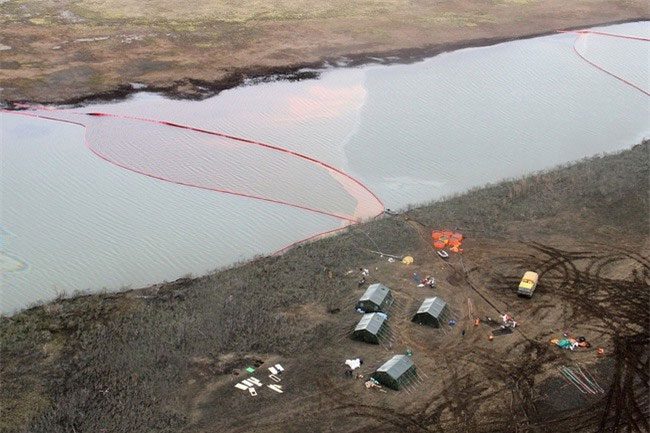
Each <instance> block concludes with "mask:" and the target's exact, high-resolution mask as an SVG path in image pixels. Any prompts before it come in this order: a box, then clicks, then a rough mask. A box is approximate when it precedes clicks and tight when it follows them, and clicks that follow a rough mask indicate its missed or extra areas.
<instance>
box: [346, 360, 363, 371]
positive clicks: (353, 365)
mask: <svg viewBox="0 0 650 433" xmlns="http://www.w3.org/2000/svg"><path fill="white" fill-rule="evenodd" d="M345 365H348V366H350V368H351V369H352V370H356V369H357V368H359V367H360V366H361V360H360V359H359V358H357V359H346V360H345Z"/></svg>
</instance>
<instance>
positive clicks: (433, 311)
mask: <svg viewBox="0 0 650 433" xmlns="http://www.w3.org/2000/svg"><path fill="white" fill-rule="evenodd" d="M448 313H449V308H448V307H447V303H446V302H445V301H443V300H442V299H441V298H439V297H437V296H435V297H433V298H427V299H425V300H424V302H422V305H420V308H418V311H417V313H415V315H414V316H413V319H411V321H413V322H415V323H419V324H421V325H429V326H433V327H435V328H440V327H441V326H442V325H443V323H444V322H445V319H446V317H447V315H448Z"/></svg>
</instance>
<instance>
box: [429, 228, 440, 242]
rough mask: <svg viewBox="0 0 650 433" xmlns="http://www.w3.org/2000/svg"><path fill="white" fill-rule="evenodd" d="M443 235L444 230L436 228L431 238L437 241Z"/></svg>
mask: <svg viewBox="0 0 650 433" xmlns="http://www.w3.org/2000/svg"><path fill="white" fill-rule="evenodd" d="M441 237H442V232H441V231H437V230H434V231H432V232H431V238H433V240H434V241H437V240H438V239H440V238H441Z"/></svg>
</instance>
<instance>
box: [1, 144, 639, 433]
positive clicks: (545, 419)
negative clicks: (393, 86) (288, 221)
mask: <svg viewBox="0 0 650 433" xmlns="http://www.w3.org/2000/svg"><path fill="white" fill-rule="evenodd" d="M649 161H650V142H647V141H646V142H643V143H642V144H640V145H637V146H634V147H633V148H632V149H629V150H627V151H625V152H622V153H620V154H615V155H608V156H602V157H594V158H591V159H588V160H585V161H582V162H579V163H576V164H574V165H570V166H566V167H562V168H559V169H556V170H551V171H548V172H544V173H539V174H536V175H533V176H528V177H525V178H522V179H518V180H513V181H504V182H502V183H499V184H496V185H491V186H488V187H485V188H481V189H476V190H473V191H470V192H468V193H466V194H462V195H459V196H454V197H450V198H448V199H446V200H444V201H440V202H434V203H432V204H429V205H427V206H423V207H419V208H414V209H410V210H408V211H404V212H402V213H401V214H399V215H396V216H389V215H386V216H384V217H383V218H379V219H376V220H373V221H369V222H367V223H365V224H361V225H357V226H353V227H351V228H350V229H349V230H348V231H346V232H345V233H341V234H339V235H337V236H333V237H330V238H326V239H322V240H319V241H317V242H312V243H308V244H304V245H299V246H297V247H296V248H293V249H291V250H289V251H287V252H286V253H285V254H283V255H282V256H274V257H261V258H258V259H256V260H254V261H251V262H248V263H244V264H240V265H237V266H234V267H232V268H228V269H224V270H221V271H219V272H215V273H212V274H209V275H205V276H202V277H198V278H194V279H190V278H185V279H180V280H178V281H175V282H171V283H161V284H157V285H154V286H151V287H147V288H143V289H138V290H132V291H128V292H123V293H109V294H94V295H87V296H77V297H74V298H72V299H57V300H54V301H52V302H50V303H47V304H44V305H41V306H35V307H33V308H30V309H27V310H25V311H22V312H20V313H18V314H15V315H13V316H11V317H5V316H0V357H1V358H2V362H1V363H0V379H1V381H2V386H1V387H0V432H7V433H9V432H11V433H23V432H29V433H69V432H77V433H81V432H93V433H94V432H113V431H119V432H122V431H124V432H140V431H147V432H159V433H163V432H164V433H178V432H192V433H194V432H204V433H208V432H215V431H218V432H235V433H248V432H268V433H271V432H295V433H298V432H300V433H302V432H343V433H353V432H354V433H356V432H359V433H360V432H364V431H374V432H386V433H388V432H391V433H392V432H422V433H424V432H427V433H431V432H433V433H437V432H444V433H461V432H462V433H468V432H471V433H488V432H489V433H520V432H531V433H537V432H539V433H541V432H544V433H546V432H548V431H554V432H557V433H560V432H567V433H568V432H580V433H582V432H584V433H587V432H599V433H610V432H646V431H648V430H649V429H650V428H649V421H648V419H649V416H650V411H649V409H648V408H650V401H649V397H648V396H649V391H650V378H649V375H648V367H649V362H648V358H649V354H650V335H649V333H648V329H650V309H648V305H650V260H649V259H648V257H650V241H649V239H650V237H649V234H648V229H649V227H650V224H649V218H650V203H649V202H648V200H649V197H650V195H648V186H649V184H648V182H647V180H648V179H649V178H650V163H649ZM456 227H458V230H459V231H461V232H462V233H463V234H464V235H465V236H466V240H465V241H464V243H463V248H464V252H463V254H462V255H452V256H451V257H450V258H449V259H448V260H447V261H444V260H443V259H441V258H439V257H438V256H437V255H436V254H435V253H434V252H433V250H432V247H431V240H430V236H431V230H433V229H444V228H446V229H455V228H456ZM373 250H375V251H383V252H384V253H387V254H392V255H396V256H402V255H407V254H408V255H412V256H413V257H414V258H415V262H414V263H413V264H412V265H404V264H402V263H401V262H399V261H397V262H389V261H388V259H387V257H386V256H384V257H380V255H378V254H376V253H373V252H372V251H373ZM359 268H367V269H369V270H370V276H369V278H368V281H367V284H370V283H372V282H376V281H377V282H382V283H384V284H386V285H388V286H389V287H390V288H391V289H392V290H393V292H394V296H395V300H396V301H395V305H394V306H393V307H392V308H391V309H390V310H389V319H388V323H389V330H390V332H389V334H388V337H387V338H386V339H385V340H382V342H381V344H379V345H371V344H367V343H363V342H358V341H354V340H352V339H351V338H350V334H351V332H352V330H353V328H354V326H355V324H356V323H357V321H358V320H359V318H360V315H359V314H358V313H357V312H355V311H354V305H355V303H356V300H357V299H358V298H359V297H360V296H361V294H362V293H363V291H364V289H365V287H366V285H361V286H359V285H358V280H359ZM525 270H535V271H537V272H539V274H540V282H539V285H538V288H537V290H536V291H535V294H534V296H533V298H532V299H523V298H519V297H517V296H516V293H515V291H516V287H517V284H518V281H519V279H520V278H521V276H522V275H523V272H524V271H525ZM413 273H417V274H418V275H420V276H421V277H424V276H426V275H433V276H434V277H435V279H436V281H437V285H436V287H435V288H433V289H432V288H426V287H417V284H416V282H415V281H414V280H413ZM432 295H435V296H440V297H442V298H443V299H444V300H445V301H447V303H448V304H449V306H450V308H451V310H452V311H453V317H454V318H455V319H456V321H457V323H456V325H455V326H444V327H443V328H442V329H434V328H430V327H427V326H422V325H417V324H415V323H412V322H411V321H410V319H411V317H412V315H413V313H414V312H415V310H416V309H417V307H418V306H419V304H420V303H421V302H422V300H423V299H424V298H425V297H428V296H432ZM505 312H508V313H510V314H511V315H513V316H514V318H515V319H516V321H517V322H518V324H519V325H518V326H517V328H516V330H515V332H514V333H512V334H509V335H501V336H495V337H494V340H493V341H489V340H488V336H489V335H490V333H491V332H492V327H491V326H490V325H489V324H488V323H487V321H485V320H484V321H483V322H482V323H481V324H479V325H478V326H474V322H473V320H474V318H475V317H480V318H485V317H486V316H488V317H492V318H495V319H497V320H498V316H499V315H500V314H501V313H505ZM463 330H465V335H464V336H463V335H462V331H463ZM563 333H567V334H570V335H572V336H574V337H580V336H584V337H585V338H586V339H587V340H588V341H589V342H590V343H591V347H590V348H584V349H578V350H576V351H569V350H563V349H560V348H558V347H556V346H554V345H551V344H550V343H549V341H550V340H551V339H552V338H556V337H561V336H562V334H563ZM597 348H603V349H604V355H603V356H599V355H598V354H597ZM407 349H410V350H411V351H412V359H413V361H414V363H415V365H416V368H417V372H418V379H417V381H415V382H414V383H413V384H412V385H410V386H408V387H407V388H406V389H404V390H401V391H393V390H385V391H386V392H382V390H378V389H367V388H366V387H365V386H364V380H365V379H366V378H367V377H368V375H369V374H371V373H372V372H373V371H374V369H375V368H377V367H378V366H379V365H381V364H382V363H383V362H385V361H386V360H388V359H389V358H390V357H392V356H393V355H394V354H400V353H405V352H406V351H407ZM353 357H361V358H362V359H363V360H364V363H363V365H362V366H361V368H360V369H359V372H360V373H361V374H363V375H364V378H361V379H353V378H349V377H347V376H346V375H345V374H344V369H345V365H344V361H345V360H346V359H350V358H353ZM276 363H281V364H282V365H283V366H284V368H285V371H284V372H283V373H282V374H281V376H280V377H281V382H280V383H281V385H282V386H283V390H284V392H283V393H282V394H279V393H276V392H274V391H272V390H271V389H269V388H268V387H266V385H268V384H270V383H271V379H270V378H268V374H269V373H268V370H267V368H268V367H269V366H272V365H274V364H276ZM248 366H251V367H254V368H256V369H257V370H256V371H255V372H254V373H253V375H254V377H257V378H258V379H260V380H261V381H262V382H263V383H264V387H262V388H259V389H258V395H257V396H255V397H253V396H250V395H248V393H247V392H245V391H242V390H239V389H236V388H235V387H234V385H235V384H236V383H237V382H239V381H241V380H242V379H243V378H245V377H247V376H248V375H249V374H248V373H247V372H246V371H245V370H244V369H245V368H246V367H248ZM562 367H573V368H576V367H580V368H582V369H585V370H586V371H588V372H589V373H591V375H593V377H594V379H595V380H596V381H597V382H598V384H599V385H600V387H602V390H603V392H598V393H595V394H591V393H587V394H583V393H581V392H580V391H579V389H578V388H577V387H576V386H574V385H572V384H570V383H567V381H565V379H564V378H563V376H562V375H561V374H560V370H559V369H560V368H562Z"/></svg>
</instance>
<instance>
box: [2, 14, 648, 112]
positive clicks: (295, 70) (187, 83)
mask: <svg viewBox="0 0 650 433" xmlns="http://www.w3.org/2000/svg"><path fill="white" fill-rule="evenodd" d="M648 20H650V15H648V16H638V17H633V18H626V19H621V20H614V21H605V22H590V21H589V20H585V22H584V23H581V24H578V25H575V26H570V27H566V28H561V29H553V30H546V31H541V32H533V33H522V34H517V35H512V36H495V37H483V38H470V39H466V40H460V41H455V42H446V43H442V44H428V45H424V46H421V47H405V48H395V49H392V50H384V51H368V52H362V53H356V54H340V55H338V56H336V57H324V58H321V59H320V60H318V61H315V62H303V63H293V64H287V65H284V66H276V67H270V66H256V65H252V66H250V67H247V68H240V69H235V70H234V71H233V72H231V73H230V74H229V75H227V76H226V77H224V78H220V79H216V80H214V81H209V80H203V79H195V78H182V79H175V80H173V83H172V84H170V85H162V86H160V85H155V84H152V83H138V85H137V86H134V85H132V84H119V85H117V87H115V88H114V89H113V90H108V91H99V92H94V93H93V92H92V91H89V92H88V93H83V94H80V95H78V96H73V97H69V98H63V99H61V98H58V99H47V98H44V99H6V100H5V99H0V108H3V106H4V108H5V109H9V110H20V109H22V108H21V107H19V105H20V104H34V105H37V104H40V105H56V106H72V107H82V106H84V105H87V104H91V103H95V102H114V101H120V100H123V99H126V98H128V97H130V96H131V95H134V94H136V93H140V92H149V93H158V94H160V95H162V96H164V97H166V98H170V99H180V100H196V101H200V100H204V99H207V98H210V97H213V96H216V95H218V94H219V93H220V92H222V91H224V90H229V89H233V88H236V87H240V86H247V85H255V84H258V83H264V82H274V81H285V80H287V81H301V80H309V79H318V78H319V76H320V74H321V73H323V72H326V71H327V70H328V69H329V68H332V67H334V68H354V67H359V66H364V65H369V64H380V65H394V64H411V63H415V62H419V61H422V60H424V59H427V58H431V57H435V56H437V55H440V54H443V53H446V52H452V51H457V50H462V49H466V48H480V47H489V46H493V45H498V44H502V43H507V42H512V41H518V40H526V39H533V38H538V37H544V36H550V35H553V34H557V33H559V32H570V31H574V30H581V29H585V28H592V27H603V26H610V25H617V24H626V23H634V22H643V21H648ZM249 83H250V84H249Z"/></svg>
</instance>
